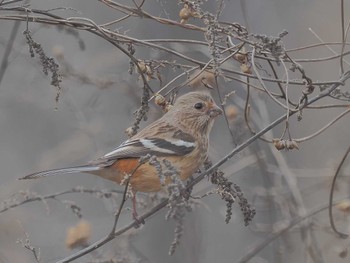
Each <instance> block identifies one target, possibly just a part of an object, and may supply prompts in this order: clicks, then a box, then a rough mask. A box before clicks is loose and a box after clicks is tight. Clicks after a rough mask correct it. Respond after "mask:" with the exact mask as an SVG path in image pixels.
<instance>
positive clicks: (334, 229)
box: [328, 147, 350, 238]
mask: <svg viewBox="0 0 350 263" xmlns="http://www.w3.org/2000/svg"><path fill="white" fill-rule="evenodd" d="M349 153H350V147H349V148H348V149H347V150H346V152H345V154H344V156H343V158H342V159H341V161H340V163H339V165H338V167H337V170H336V171H335V174H334V176H333V180H332V186H331V191H330V194H329V204H328V215H329V221H330V224H331V227H332V229H333V231H334V232H335V233H336V234H338V235H339V237H341V238H347V237H348V236H349V234H344V233H342V232H340V231H338V230H337V227H336V226H335V223H334V219H333V194H334V188H335V182H336V181H337V178H338V175H339V172H340V169H341V168H342V166H343V164H344V162H345V160H346V158H347V157H348V154H349Z"/></svg>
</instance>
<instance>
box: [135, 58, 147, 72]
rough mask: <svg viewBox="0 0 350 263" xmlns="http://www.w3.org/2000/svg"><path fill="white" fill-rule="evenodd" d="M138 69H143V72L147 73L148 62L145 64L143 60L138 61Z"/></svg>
mask: <svg viewBox="0 0 350 263" xmlns="http://www.w3.org/2000/svg"><path fill="white" fill-rule="evenodd" d="M138 65H139V66H138V68H137V69H138V71H141V73H146V69H147V68H146V64H145V62H143V61H139V62H138Z"/></svg>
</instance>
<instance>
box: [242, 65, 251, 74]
mask: <svg viewBox="0 0 350 263" xmlns="http://www.w3.org/2000/svg"><path fill="white" fill-rule="evenodd" d="M241 71H242V72H243V73H246V74H252V70H251V68H250V67H249V66H248V65H247V64H241Z"/></svg>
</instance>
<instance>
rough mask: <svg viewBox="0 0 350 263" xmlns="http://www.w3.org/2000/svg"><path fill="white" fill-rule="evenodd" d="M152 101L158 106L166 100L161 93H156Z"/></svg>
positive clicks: (162, 104)
mask: <svg viewBox="0 0 350 263" xmlns="http://www.w3.org/2000/svg"><path fill="white" fill-rule="evenodd" d="M154 103H155V104H157V105H158V106H162V107H163V106H164V105H165V103H166V100H165V98H164V97H163V96H162V95H160V94H159V93H157V94H156V95H154Z"/></svg>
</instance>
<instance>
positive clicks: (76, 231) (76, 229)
mask: <svg viewBox="0 0 350 263" xmlns="http://www.w3.org/2000/svg"><path fill="white" fill-rule="evenodd" d="M90 236H91V225H90V223H89V222H87V221H85V220H81V221H80V222H79V223H78V224H77V225H76V226H73V227H70V228H68V230H67V237H66V246H67V248H69V249H73V248H76V247H80V246H86V245H87V243H88V240H89V238H90Z"/></svg>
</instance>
